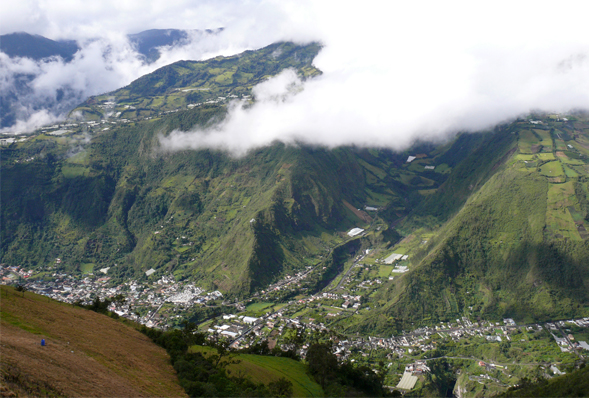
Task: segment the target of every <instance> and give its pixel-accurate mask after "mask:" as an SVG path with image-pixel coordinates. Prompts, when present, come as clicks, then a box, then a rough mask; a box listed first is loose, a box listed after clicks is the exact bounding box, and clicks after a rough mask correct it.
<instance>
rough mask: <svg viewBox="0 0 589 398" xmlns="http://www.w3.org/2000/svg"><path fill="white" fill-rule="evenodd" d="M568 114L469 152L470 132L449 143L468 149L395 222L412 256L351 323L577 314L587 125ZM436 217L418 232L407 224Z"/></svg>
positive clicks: (585, 279) (511, 130) (583, 296)
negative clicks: (408, 267) (372, 307)
mask: <svg viewBox="0 0 589 398" xmlns="http://www.w3.org/2000/svg"><path fill="white" fill-rule="evenodd" d="M565 119H566V118H565ZM573 120H574V121H573ZM573 120H570V119H566V120H563V119H560V118H558V117H554V118H544V119H543V122H541V123H542V124H540V125H538V123H537V121H534V123H530V122H529V121H518V122H515V123H512V124H510V125H507V126H503V127H501V128H498V129H497V130H496V131H495V132H494V133H493V134H492V135H489V136H488V137H487V140H486V141H487V142H486V144H485V145H483V146H479V147H478V148H473V149H471V150H468V146H469V143H468V141H472V140H475V139H476V138H474V137H468V138H467V137H462V138H464V139H460V138H459V139H458V140H457V141H456V142H455V144H454V145H456V146H461V147H462V149H463V150H465V149H466V150H468V152H470V153H468V154H465V156H464V159H463V160H461V161H460V163H458V164H457V165H456V167H455V168H454V169H453V170H452V174H451V175H450V177H449V178H448V179H447V180H446V181H445V182H444V184H442V186H441V187H440V189H438V190H437V192H436V193H434V194H432V195H431V196H430V197H428V198H427V199H426V200H424V201H423V202H422V203H420V204H419V206H418V207H417V208H416V209H415V210H414V212H413V213H412V214H411V215H410V216H409V217H408V218H407V220H405V221H404V223H401V225H399V228H400V229H403V228H406V230H407V231H411V230H412V231H413V232H412V233H410V234H409V235H408V236H406V237H405V239H404V241H403V242H401V244H400V245H399V246H398V247H397V248H396V249H397V250H403V252H404V253H405V252H406V253H408V254H409V255H410V256H411V257H412V261H411V264H413V265H414V268H413V269H412V272H410V273H408V274H406V275H403V276H402V277H400V278H397V279H396V280H395V281H394V282H392V283H391V284H390V286H389V287H388V288H387V289H383V290H381V292H380V294H379V296H378V298H377V300H378V302H379V303H381V304H380V305H379V306H378V308H376V311H373V312H371V313H370V314H367V315H366V316H365V317H364V319H363V320H362V321H361V322H359V324H357V325H354V326H352V327H351V330H354V329H355V330H375V329H376V330H381V331H382V332H383V333H384V332H387V331H391V330H395V331H400V329H401V328H407V327H408V326H409V324H410V323H414V324H421V325H427V324H431V323H437V322H439V321H449V320H453V319H456V318H457V317H461V316H463V315H465V314H466V315H467V316H473V317H475V318H476V317H478V318H482V319H499V318H506V317H510V318H514V319H517V320H518V321H521V322H530V321H535V320H546V319H550V318H553V319H554V318H563V317H575V316H586V314H587V306H588V304H589V294H588V290H587V286H588V284H589V262H587V259H588V258H589V245H587V239H588V238H589V236H588V234H587V232H586V227H587V223H588V222H589V216H588V207H587V198H588V196H589V195H588V192H589V189H588V184H587V182H588V179H587V172H588V171H589V169H588V165H589V162H588V160H589V145H587V144H588V143H589V141H588V133H589V130H588V129H587V127H589V126H588V125H587V117H586V116H582V117H579V118H575V119H573ZM538 126H539V127H538ZM441 223H443V224H441ZM440 224H441V227H440V228H437V229H435V233H433V234H428V235H427V236H426V235H425V234H424V231H423V230H417V231H416V227H419V226H421V227H423V226H436V225H440ZM416 232H417V233H416ZM359 325H360V326H359Z"/></svg>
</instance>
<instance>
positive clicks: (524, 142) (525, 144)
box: [518, 130, 540, 154]
mask: <svg viewBox="0 0 589 398" xmlns="http://www.w3.org/2000/svg"><path fill="white" fill-rule="evenodd" d="M539 143H540V142H539V141H538V138H537V137H536V136H535V135H534V133H532V132H531V131H529V130H523V131H520V132H519V141H518V147H519V151H520V153H524V154H526V153H527V154H532V153H535V152H537V150H536V147H535V146H537V145H538V144H539ZM533 146H534V148H532V147H533Z"/></svg>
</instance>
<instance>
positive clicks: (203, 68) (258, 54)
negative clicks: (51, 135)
mask: <svg viewBox="0 0 589 398" xmlns="http://www.w3.org/2000/svg"><path fill="white" fill-rule="evenodd" d="M320 49H321V46H320V45H319V44H317V43H311V44H307V45H303V46H301V45H296V44H293V43H276V44H272V45H270V46H267V47H264V48H262V49H259V50H256V51H246V52H244V53H241V54H238V55H234V56H231V57H216V58H213V59H210V60H207V61H179V62H176V63H173V64H171V65H167V66H164V67H162V68H160V69H158V70H156V71H155V72H153V73H150V74H148V75H145V76H142V77H140V78H139V79H137V80H135V81H134V82H132V83H131V84H129V85H128V86H126V87H123V88H121V89H119V90H116V91H113V92H111V93H108V94H105V95H100V96H96V97H91V98H89V99H88V100H87V101H86V102H85V103H83V104H81V105H80V106H79V107H77V108H76V109H74V110H73V111H72V112H70V116H71V117H72V118H74V119H80V117H83V118H84V119H86V120H88V119H92V120H101V119H105V118H106V119H110V120H112V121H116V120H121V119H137V118H140V119H141V118H148V117H154V116H156V115H161V114H162V113H163V112H176V111H178V110H179V109H192V108H198V107H203V106H207V105H214V104H220V105H222V104H227V103H228V102H229V101H230V100H233V99H238V98H240V99H243V100H251V95H252V91H251V89H252V87H253V86H254V85H256V84H258V83H261V82H263V81H265V80H266V79H268V78H269V77H271V76H274V75H277V74H278V73H280V72H281V71H282V70H284V69H287V68H293V69H295V70H296V71H297V73H298V74H299V76H301V78H309V77H313V76H317V75H318V74H320V71H319V70H318V69H316V68H315V67H314V66H313V65H312V61H313V59H314V58H315V56H316V55H317V53H318V52H319V50H320Z"/></svg>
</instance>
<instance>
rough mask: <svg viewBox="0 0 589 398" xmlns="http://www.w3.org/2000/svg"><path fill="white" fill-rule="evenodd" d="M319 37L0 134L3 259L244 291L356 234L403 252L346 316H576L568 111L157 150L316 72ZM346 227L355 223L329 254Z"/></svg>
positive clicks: (580, 142) (182, 70)
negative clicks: (271, 88)
mask: <svg viewBox="0 0 589 398" xmlns="http://www.w3.org/2000/svg"><path fill="white" fill-rule="evenodd" d="M318 51H319V46H318V45H316V44H311V45H307V46H298V45H295V44H292V43H279V44H275V45H272V46H269V47H266V48H264V49H261V50H258V51H252V52H246V53H244V54H241V55H238V56H235V57H228V58H215V59H213V60H209V61H203V62H181V63H176V64H173V65H170V66H168V67H165V68H162V69H160V70H158V71H156V72H154V73H153V74H150V75H147V76H144V77H142V78H141V79H138V80H137V81H135V82H133V83H132V84H131V85H129V86H128V87H125V88H123V89H121V90H117V91H116V92H113V93H110V94H107V95H105V96H101V97H95V98H93V99H90V100H89V101H87V102H86V103H85V104H83V105H82V106H81V107H80V108H78V109H77V111H75V112H74V113H75V114H78V115H79V114H84V115H86V116H89V117H96V118H97V119H98V118H100V122H91V123H79V124H78V125H76V126H74V125H73V124H68V125H67V126H63V129H62V130H59V131H57V132H52V131H50V129H46V130H41V131H39V132H37V133H36V134H35V135H33V136H31V137H29V138H27V139H26V140H20V141H18V142H15V143H13V144H12V145H10V146H8V147H2V186H1V195H2V196H1V199H2V212H1V217H2V219H1V222H2V228H1V238H2V242H3V244H2V247H1V248H0V255H1V256H2V262H3V263H5V264H7V265H23V266H26V267H41V268H43V269H45V270H46V271H48V272H54V271H53V270H65V271H67V272H81V273H88V272H95V273H96V272H99V270H100V269H102V268H108V267H110V269H109V270H108V271H107V272H108V273H107V275H108V276H109V277H111V278H112V279H113V281H115V282H117V281H121V280H123V279H127V278H147V276H146V274H145V272H146V271H148V270H150V269H153V270H154V271H155V273H154V274H152V276H150V278H159V277H160V276H161V275H162V274H169V273H173V274H174V276H175V277H176V278H177V279H183V278H187V279H191V280H194V281H197V283H198V284H199V285H200V286H202V287H204V288H206V289H219V290H221V291H222V292H223V293H229V294H230V295H235V296H244V295H246V294H249V293H250V292H253V291H257V290H262V289H263V288H264V287H265V286H266V285H268V284H269V283H271V282H273V281H275V280H277V279H278V278H279V277H280V276H283V275H286V274H288V273H290V272H291V271H293V270H303V269H306V268H305V267H309V266H314V265H318V264H322V262H323V261H325V265H329V266H326V269H327V271H326V272H325V275H327V276H329V278H328V277H327V276H326V277H325V278H327V279H331V278H334V277H335V276H336V275H335V272H337V271H338V270H342V269H344V268H345V267H344V266H343V262H344V261H345V259H344V257H345V258H347V257H349V256H350V255H352V254H354V253H356V252H357V251H358V250H360V249H361V248H362V249H368V248H371V249H375V250H373V251H372V252H371V254H370V255H368V256H367V259H366V261H372V262H377V260H378V261H381V260H384V258H386V257H387V256H388V255H390V254H391V253H396V252H398V253H401V254H403V255H405V254H406V255H408V256H409V259H406V260H402V264H404V265H406V266H407V267H408V272H406V273H398V274H396V275H395V276H394V277H392V279H387V278H386V276H387V275H389V274H391V269H390V268H392V266H390V268H388V269H387V268H383V269H382V270H379V277H382V278H383V281H384V283H382V287H380V288H378V289H377V291H376V292H375V293H374V294H373V295H371V297H370V298H369V301H370V303H371V304H370V306H371V311H369V312H365V313H362V314H357V316H355V317H353V320H352V321H350V322H349V323H348V324H347V325H345V327H344V329H348V330H349V331H359V330H361V331H368V330H369V331H370V332H371V333H372V332H378V333H389V332H391V331H398V330H400V329H402V328H407V327H409V326H410V325H411V324H430V323H433V322H436V321H439V320H448V319H455V318H457V317H460V316H462V315H466V314H468V315H473V316H475V317H476V316H480V317H486V318H489V317H491V318H498V317H504V316H510V317H514V318H516V319H518V320H531V319H542V318H544V317H551V318H554V317H568V316H580V315H582V314H586V311H587V307H588V306H587V300H588V297H587V283H588V264H587V261H586V259H587V258H589V253H588V251H587V250H588V249H587V238H588V236H589V235H588V234H587V231H586V227H587V222H588V220H587V214H588V207H589V205H588V203H589V201H588V199H587V198H588V192H589V188H588V179H587V175H588V173H589V169H588V165H589V160H588V159H589V138H588V137H589V124H588V123H587V120H586V117H585V116H582V115H579V116H577V117H574V118H573V117H571V118H570V120H566V121H565V120H561V119H558V117H554V118H551V117H548V116H542V117H538V118H540V119H541V120H542V123H531V122H530V121H527V120H520V121H517V122H514V123H512V124H509V125H505V126H501V127H498V128H496V129H495V130H494V131H492V132H484V133H477V134H461V135H458V136H457V137H455V138H454V139H452V140H450V141H449V142H447V143H445V144H443V145H437V146H436V145H432V144H419V145H416V146H415V147H413V148H411V149H409V150H407V151H406V152H404V153H393V152H391V151H387V150H375V149H358V148H339V149H336V150H326V149H323V148H312V147H306V146H299V147H289V146H284V145H282V144H274V145H272V146H268V147H265V148H260V149H258V150H255V151H251V152H250V153H248V154H247V155H246V156H244V157H242V158H239V159H235V158H232V157H230V156H228V155H226V154H224V153H220V152H216V151H210V150H200V151H180V152H175V153H169V152H164V151H162V150H161V148H160V144H159V137H161V136H165V135H167V134H169V133H170V132H171V131H173V130H183V131H187V130H189V129H191V128H193V127H195V126H206V125H209V124H211V123H214V122H215V121H218V120H221V119H222V118H223V117H224V116H225V115H226V100H227V99H228V98H230V96H231V95H235V96H237V97H239V96H240V95H241V96H242V98H243V95H242V94H244V95H249V94H245V93H250V92H251V91H248V90H251V86H252V85H253V84H255V83H257V82H260V81H263V80H264V79H266V78H267V77H269V76H272V75H273V74H276V73H279V72H280V71H281V70H283V69H284V68H287V67H292V68H294V69H295V70H296V71H297V73H299V75H301V76H303V77H311V76H314V75H317V74H319V73H320V72H319V71H318V70H316V69H314V68H313V67H312V65H311V62H312V59H313V57H314V56H315V55H316V54H317V52H318ZM248 73H249V75H247V76H246V78H243V79H242V77H240V76H241V74H248ZM220 76H225V77H223V78H221V77H220ZM244 79H245V80H244ZM236 93H237V94H236ZM197 94H198V96H199V97H198V98H196V97H194V98H193V97H191V96H193V95H197ZM238 94H239V95H238ZM203 96H205V97H206V96H209V97H206V98H205V97H203ZM219 96H222V97H225V99H224V100H218V99H219ZM215 98H216V99H215ZM196 100H198V101H201V102H200V103H199V105H195V103H192V101H196ZM107 102H108V103H109V104H106V103H107ZM207 102H209V103H207ZM188 104H193V105H194V106H190V107H189V106H188ZM133 107H134V108H135V109H133ZM119 112H121V113H120V114H119ZM142 112H143V113H142ZM117 114H118V116H117ZM92 115H94V116H92ZM122 119H125V120H122ZM408 155H411V156H412V157H414V159H413V160H412V161H409V160H408ZM365 206H368V207H365ZM375 208H378V210H374V209H375ZM353 227H361V228H364V229H366V236H365V237H364V238H362V241H361V242H360V241H358V242H354V243H353V244H349V245H344V246H340V247H343V249H341V250H342V252H341V253H340V252H339V251H337V256H336V255H335V253H334V250H333V249H334V248H335V247H337V246H338V245H341V244H342V243H345V242H347V241H348V240H349V237H348V236H347V234H346V232H347V231H349V230H350V229H351V228H353ZM399 234H401V235H402V236H401V235H399ZM401 237H402V238H403V239H402V240H401V242H397V241H398V240H399V238H401ZM348 249H349V250H348ZM376 256H380V257H378V258H377V257H376ZM335 257H337V258H338V260H337V261H336V260H334V258H335ZM56 258H59V259H60V261H59V262H57V263H56V260H55V259H56ZM342 259H343V260H342ZM340 260H341V261H340ZM328 263H329V264H328ZM336 263H337V264H336ZM381 273H382V275H380V274H381ZM391 275H392V274H391ZM327 279H326V280H320V281H319V280H317V281H314V285H313V289H315V290H316V289H319V288H323V287H325V286H326V285H327V284H328V283H329V282H330V280H327ZM383 281H381V282H383ZM335 287H336V286H332V287H331V288H335Z"/></svg>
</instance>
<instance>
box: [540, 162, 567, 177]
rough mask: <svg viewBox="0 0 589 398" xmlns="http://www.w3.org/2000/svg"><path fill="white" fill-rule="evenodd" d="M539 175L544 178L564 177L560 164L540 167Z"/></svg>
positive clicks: (551, 163) (554, 163)
mask: <svg viewBox="0 0 589 398" xmlns="http://www.w3.org/2000/svg"><path fill="white" fill-rule="evenodd" d="M540 174H542V175H544V176H546V177H560V176H562V175H564V171H563V169H562V166H561V164H560V162H548V163H544V164H543V165H542V166H541V167H540Z"/></svg>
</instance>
